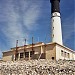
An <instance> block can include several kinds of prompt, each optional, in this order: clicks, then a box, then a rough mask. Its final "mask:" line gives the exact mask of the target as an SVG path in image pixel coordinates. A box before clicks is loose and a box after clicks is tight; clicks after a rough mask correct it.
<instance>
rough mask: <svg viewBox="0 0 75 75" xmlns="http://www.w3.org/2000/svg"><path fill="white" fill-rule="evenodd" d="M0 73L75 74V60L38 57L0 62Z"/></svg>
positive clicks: (30, 74) (15, 74) (16, 74)
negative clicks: (36, 58)
mask: <svg viewBox="0 0 75 75" xmlns="http://www.w3.org/2000/svg"><path fill="white" fill-rule="evenodd" d="M0 75H75V61H69V60H58V61H53V60H46V59H39V60H29V61H25V60H23V61H14V62H13V61H7V62H0Z"/></svg>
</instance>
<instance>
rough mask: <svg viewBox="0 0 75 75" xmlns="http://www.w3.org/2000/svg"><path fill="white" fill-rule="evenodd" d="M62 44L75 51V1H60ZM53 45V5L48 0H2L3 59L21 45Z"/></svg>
mask: <svg viewBox="0 0 75 75" xmlns="http://www.w3.org/2000/svg"><path fill="white" fill-rule="evenodd" d="M60 9H61V20H62V32H63V43H64V45H65V46H67V47H69V48H71V49H73V50H75V47H74V43H75V40H74V39H75V22H74V21H75V19H74V18H75V15H74V14H75V13H74V0H68V1H67V0H61V2H60ZM32 36H33V37H34V42H35V43H36V42H45V43H46V42H51V4H50V1H49V0H0V57H2V52H3V51H7V50H10V48H12V47H15V44H16V43H15V42H16V40H19V45H23V44H24V39H25V38H26V39H27V43H28V44H30V43H31V38H32Z"/></svg>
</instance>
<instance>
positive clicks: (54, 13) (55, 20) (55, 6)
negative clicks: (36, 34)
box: [50, 0, 63, 45]
mask: <svg viewBox="0 0 75 75" xmlns="http://www.w3.org/2000/svg"><path fill="white" fill-rule="evenodd" d="M50 2H51V24H52V42H56V43H58V44H60V45H62V44H63V42H62V29H61V17H60V7H59V3H60V0H50Z"/></svg>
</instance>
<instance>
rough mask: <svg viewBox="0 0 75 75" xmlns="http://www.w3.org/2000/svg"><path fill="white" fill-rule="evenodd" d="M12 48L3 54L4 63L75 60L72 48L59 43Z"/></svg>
mask: <svg viewBox="0 0 75 75" xmlns="http://www.w3.org/2000/svg"><path fill="white" fill-rule="evenodd" d="M15 52H16V47H15V48H11V50H9V51H7V52H3V61H15V59H16V60H31V59H51V60H59V59H66V60H75V52H74V51H73V50H71V49H70V48H67V47H65V46H62V45H60V44H58V43H47V44H44V43H42V42H40V43H36V44H34V45H33V46H32V45H31V44H30V45H26V46H20V47H18V48H17V53H16V54H15Z"/></svg>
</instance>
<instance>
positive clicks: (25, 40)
mask: <svg viewBox="0 0 75 75" xmlns="http://www.w3.org/2000/svg"><path fill="white" fill-rule="evenodd" d="M25 51H26V39H25V43H24V59H25Z"/></svg>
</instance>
